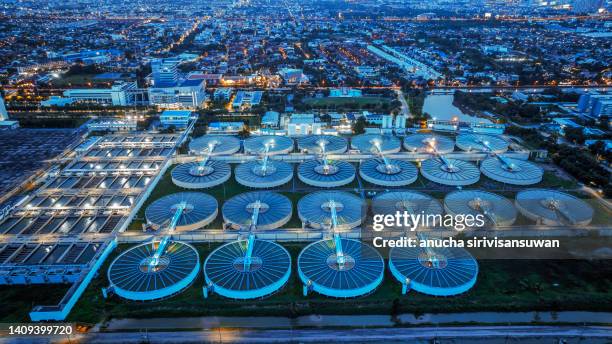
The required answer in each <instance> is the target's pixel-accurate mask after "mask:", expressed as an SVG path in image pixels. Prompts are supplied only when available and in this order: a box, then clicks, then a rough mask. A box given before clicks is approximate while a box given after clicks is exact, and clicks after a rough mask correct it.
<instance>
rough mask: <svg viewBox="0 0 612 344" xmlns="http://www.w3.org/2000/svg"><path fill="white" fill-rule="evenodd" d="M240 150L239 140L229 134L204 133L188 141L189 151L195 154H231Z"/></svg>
mask: <svg viewBox="0 0 612 344" xmlns="http://www.w3.org/2000/svg"><path fill="white" fill-rule="evenodd" d="M239 150H240V140H239V139H238V138H237V137H235V136H229V135H204V136H200V137H198V138H195V139H192V140H191V142H189V151H190V152H191V153H192V154H196V155H208V154H210V155H231V154H234V153H236V152H238V151H239Z"/></svg>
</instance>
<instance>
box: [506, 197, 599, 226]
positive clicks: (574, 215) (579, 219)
mask: <svg viewBox="0 0 612 344" xmlns="http://www.w3.org/2000/svg"><path fill="white" fill-rule="evenodd" d="M515 204H516V208H517V209H518V210H519V211H520V212H521V213H522V214H523V215H525V216H526V217H528V218H529V219H531V220H533V221H536V222H538V223H541V224H543V225H548V226H564V225H576V226H586V225H588V224H589V223H591V220H592V219H593V208H592V207H591V206H590V205H589V204H587V203H586V202H585V201H583V200H581V199H579V198H577V197H575V196H572V195H569V194H566V193H563V192H560V191H556V190H549V189H528V190H523V191H520V192H519V193H518V194H517V195H516V201H515Z"/></svg>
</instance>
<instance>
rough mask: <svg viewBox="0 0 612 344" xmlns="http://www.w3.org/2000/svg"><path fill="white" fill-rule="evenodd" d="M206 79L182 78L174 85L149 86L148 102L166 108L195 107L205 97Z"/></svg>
mask: <svg viewBox="0 0 612 344" xmlns="http://www.w3.org/2000/svg"><path fill="white" fill-rule="evenodd" d="M205 88H206V81H204V80H201V79H190V80H189V79H188V80H184V81H183V82H182V83H181V84H180V85H178V86H174V87H153V88H149V103H150V104H151V105H157V106H159V107H162V108H167V109H179V108H187V109H195V108H197V107H199V106H200V104H202V102H203V101H204V100H205V99H206V93H205Z"/></svg>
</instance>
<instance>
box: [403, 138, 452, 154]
mask: <svg viewBox="0 0 612 344" xmlns="http://www.w3.org/2000/svg"><path fill="white" fill-rule="evenodd" d="M404 148H406V150H407V151H409V152H414V153H434V152H438V153H439V154H446V153H450V152H452V151H453V150H454V148H455V141H454V140H453V139H452V138H450V137H447V136H442V135H436V134H429V133H428V134H424V133H423V134H413V135H408V136H406V137H405V138H404Z"/></svg>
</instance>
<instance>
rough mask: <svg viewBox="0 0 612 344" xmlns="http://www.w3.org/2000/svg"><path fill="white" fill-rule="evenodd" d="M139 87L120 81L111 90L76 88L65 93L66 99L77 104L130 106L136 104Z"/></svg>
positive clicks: (134, 83)
mask: <svg viewBox="0 0 612 344" xmlns="http://www.w3.org/2000/svg"><path fill="white" fill-rule="evenodd" d="M137 89H138V87H137V85H136V82H135V81H130V82H127V81H120V82H116V83H115V84H113V86H112V87H111V88H75V89H70V90H66V91H64V97H66V98H70V99H72V100H73V101H75V102H88V103H97V104H106V105H114V106H128V105H132V104H134V102H135V97H136V95H135V92H136V91H137Z"/></svg>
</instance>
